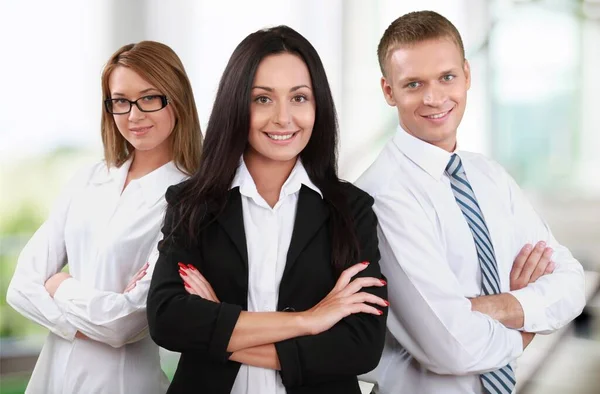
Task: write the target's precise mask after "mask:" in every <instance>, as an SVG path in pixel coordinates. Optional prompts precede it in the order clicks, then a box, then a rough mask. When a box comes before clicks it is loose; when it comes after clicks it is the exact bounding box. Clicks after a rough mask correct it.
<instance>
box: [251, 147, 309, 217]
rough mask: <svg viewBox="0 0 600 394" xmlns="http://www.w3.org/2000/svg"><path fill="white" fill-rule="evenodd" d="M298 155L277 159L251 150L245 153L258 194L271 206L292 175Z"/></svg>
mask: <svg viewBox="0 0 600 394" xmlns="http://www.w3.org/2000/svg"><path fill="white" fill-rule="evenodd" d="M297 159H298V157H295V158H293V159H292V160H288V161H276V160H270V159H267V158H265V157H264V156H260V155H257V154H253V153H252V152H251V151H249V150H248V151H246V152H245V153H244V163H246V167H247V168H248V172H249V173H250V175H251V176H252V179H253V180H254V184H255V185H256V190H257V191H258V194H260V195H261V196H262V198H264V199H265V201H266V202H267V203H268V204H269V205H270V206H271V207H273V206H275V204H276V203H277V201H278V200H279V194H280V193H281V188H282V187H283V184H284V183H285V181H286V180H287V179H288V177H289V176H290V174H291V172H292V170H293V169H294V165H296V160H297Z"/></svg>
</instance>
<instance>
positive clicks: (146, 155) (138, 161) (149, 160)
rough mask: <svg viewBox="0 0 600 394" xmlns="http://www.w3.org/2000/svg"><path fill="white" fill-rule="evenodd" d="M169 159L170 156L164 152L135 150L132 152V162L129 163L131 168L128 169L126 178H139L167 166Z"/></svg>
mask: <svg viewBox="0 0 600 394" xmlns="http://www.w3.org/2000/svg"><path fill="white" fill-rule="evenodd" d="M171 159H172V155H171V154H170V152H168V151H166V150H164V151H161V152H156V151H140V150H137V149H136V150H135V151H134V152H133V162H132V163H131V167H129V174H128V176H127V177H128V178H129V180H132V179H137V178H141V177H143V176H144V175H147V174H149V173H151V172H152V171H154V170H156V169H157V168H159V167H162V166H163V165H165V164H167V163H168V162H169V161H171Z"/></svg>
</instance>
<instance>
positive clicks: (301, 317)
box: [292, 311, 316, 336]
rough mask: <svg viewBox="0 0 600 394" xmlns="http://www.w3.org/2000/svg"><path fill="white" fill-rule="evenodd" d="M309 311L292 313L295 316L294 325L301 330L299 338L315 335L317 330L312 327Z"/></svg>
mask: <svg viewBox="0 0 600 394" xmlns="http://www.w3.org/2000/svg"><path fill="white" fill-rule="evenodd" d="M309 313H310V312H309V311H305V312H292V314H293V315H294V325H295V327H297V328H298V329H299V333H298V334H299V335H298V336H306V335H315V334H316V333H315V332H314V331H315V329H314V328H313V327H312V326H311V323H310V322H311V318H310V316H309Z"/></svg>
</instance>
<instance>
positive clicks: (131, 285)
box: [123, 263, 150, 294]
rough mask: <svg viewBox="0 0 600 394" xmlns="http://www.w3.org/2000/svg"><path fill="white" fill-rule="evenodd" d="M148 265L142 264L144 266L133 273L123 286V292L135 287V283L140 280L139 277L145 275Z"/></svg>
mask: <svg viewBox="0 0 600 394" xmlns="http://www.w3.org/2000/svg"><path fill="white" fill-rule="evenodd" d="M148 266H150V263H146V264H144V266H143V267H142V268H140V270H139V271H138V272H137V273H136V274H135V275H133V278H131V280H130V281H129V283H128V284H127V286H126V287H125V290H123V294H125V293H129V292H130V291H131V290H133V289H134V288H135V285H136V284H137V283H138V282H139V281H140V279H142V278H143V277H144V276H146V272H147V270H148Z"/></svg>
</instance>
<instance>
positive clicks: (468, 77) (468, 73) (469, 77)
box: [463, 59, 471, 90]
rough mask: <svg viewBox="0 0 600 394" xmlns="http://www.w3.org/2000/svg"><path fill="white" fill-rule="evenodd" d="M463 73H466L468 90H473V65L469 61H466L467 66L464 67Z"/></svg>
mask: <svg viewBox="0 0 600 394" xmlns="http://www.w3.org/2000/svg"><path fill="white" fill-rule="evenodd" d="M463 71H464V73H465V81H466V84H467V90H469V89H470V88H471V65H470V64H469V61H468V60H467V59H465V64H464V65H463Z"/></svg>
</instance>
